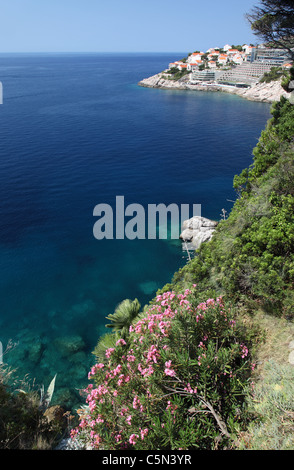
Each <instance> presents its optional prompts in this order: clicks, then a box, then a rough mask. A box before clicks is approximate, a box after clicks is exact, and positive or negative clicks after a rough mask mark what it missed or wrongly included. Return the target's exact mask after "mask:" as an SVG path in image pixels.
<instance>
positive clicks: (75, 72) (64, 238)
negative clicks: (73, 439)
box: [0, 54, 270, 405]
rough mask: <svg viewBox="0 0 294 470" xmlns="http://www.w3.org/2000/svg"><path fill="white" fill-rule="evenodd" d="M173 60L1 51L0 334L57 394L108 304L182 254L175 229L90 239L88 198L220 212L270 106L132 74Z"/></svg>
mask: <svg viewBox="0 0 294 470" xmlns="http://www.w3.org/2000/svg"><path fill="white" fill-rule="evenodd" d="M183 55H184V54H183ZM177 56H178V55H176V57H177ZM172 60H175V55H172V54H142V55H140V54H119V55H115V54H83V55H76V54H70V55H66V54H59V55H50V54H47V55H34V54H27V55H4V54H2V55H0V80H1V81H2V83H3V91H4V104H3V105H1V106H0V181H1V184H0V223H1V225H0V268H1V269H0V294H1V311H0V312H1V313H0V341H1V342H2V344H3V347H4V349H5V346H6V344H7V342H8V340H9V339H12V341H15V342H18V346H17V347H16V348H15V349H14V350H13V351H11V352H10V353H9V354H7V355H6V356H5V361H7V362H9V363H10V364H11V365H13V366H14V367H17V368H18V371H19V374H20V375H24V374H25V373H28V374H29V377H30V378H31V379H35V381H36V383H39V384H42V383H44V384H45V386H46V385H48V384H49V383H50V380H51V379H52V377H53V376H54V375H55V374H56V373H57V379H56V390H57V391H56V400H58V399H60V400H63V401H64V402H66V404H67V405H72V403H74V402H75V401H76V400H78V399H79V397H78V393H77V392H76V390H75V388H78V387H81V386H84V385H85V384H87V378H86V377H87V370H88V368H89V366H90V364H91V362H92V361H93V357H92V355H91V351H92V350H93V348H94V346H95V344H96V342H97V340H98V338H99V335H101V334H102V333H103V332H104V331H105V327H104V325H105V316H106V315H108V314H109V313H112V312H113V311H114V309H115V307H116V305H117V304H118V303H119V302H120V301H121V300H123V299H124V298H132V299H133V298H135V297H137V298H138V299H139V300H140V302H141V303H142V304H144V303H146V302H148V300H149V299H150V298H152V296H153V295H154V293H155V292H156V289H157V288H159V287H161V286H162V285H164V284H165V283H166V282H169V281H170V279H171V277H172V275H173V273H174V271H176V270H177V269H178V268H179V267H180V266H182V265H183V263H185V262H186V258H185V257H184V258H183V252H182V249H181V243H180V242H179V241H177V240H133V241H131V240H128V239H124V240H102V241H98V240H96V239H95V238H94V236H93V225H94V222H95V218H94V217H93V209H94V207H95V206H96V205H97V204H100V203H107V204H110V205H111V206H112V207H114V206H115V198H116V196H118V195H123V196H124V197H125V203H126V205H128V204H131V203H137V204H141V205H142V206H144V207H145V208H146V207H147V205H148V204H151V203H156V204H159V203H163V204H166V205H168V204H170V203H177V204H189V205H192V204H201V205H202V215H203V216H205V217H209V218H214V219H219V218H220V212H221V210H222V208H226V209H227V210H230V208H231V206H232V203H231V202H229V201H228V199H229V200H233V199H235V194H234V192H233V190H232V180H233V176H234V175H235V174H236V173H238V172H240V171H241V170H242V169H243V168H244V167H247V166H248V165H249V164H250V163H251V161H252V155H251V153H252V149H253V147H254V146H255V144H256V142H257V139H258V137H259V135H260V132H261V130H262V129H263V128H264V126H265V123H266V120H267V119H268V117H269V116H270V114H269V108H270V107H269V105H267V104H264V103H253V102H249V101H246V100H243V99H241V98H239V97H237V96H231V95H228V94H222V93H203V92H188V91H184V92H182V91H168V90H157V89H147V88H141V87H139V86H137V83H138V81H139V80H141V79H142V78H145V77H147V76H149V75H152V74H155V73H157V72H158V71H160V70H163V69H164V68H165V67H166V65H167V64H168V63H169V62H170V61H172ZM58 393H59V396H58Z"/></svg>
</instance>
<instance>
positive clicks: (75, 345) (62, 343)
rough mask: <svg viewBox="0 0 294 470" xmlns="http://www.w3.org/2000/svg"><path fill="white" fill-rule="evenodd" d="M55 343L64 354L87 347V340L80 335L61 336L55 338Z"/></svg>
mask: <svg viewBox="0 0 294 470" xmlns="http://www.w3.org/2000/svg"><path fill="white" fill-rule="evenodd" d="M54 344H55V346H56V347H57V348H58V349H59V351H60V353H61V354H62V355H64V356H68V355H70V354H74V353H76V352H78V351H82V350H83V349H84V348H85V342H84V340H83V338H82V337H81V336H79V335H70V336H61V337H59V338H56V339H55V341H54Z"/></svg>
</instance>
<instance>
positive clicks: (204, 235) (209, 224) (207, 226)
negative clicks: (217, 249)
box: [180, 216, 218, 250]
mask: <svg viewBox="0 0 294 470" xmlns="http://www.w3.org/2000/svg"><path fill="white" fill-rule="evenodd" d="M217 225H218V222H215V221H214V220H210V219H206V218H205V217H200V216H194V217H192V218H191V219H188V220H185V221H184V222H183V226H182V232H181V235H180V239H181V240H182V241H183V242H185V243H189V247H188V248H190V249H193V250H197V249H198V248H199V247H200V245H201V244H202V243H204V242H206V241H209V240H211V238H212V236H213V233H214V231H215V228H216V226H217Z"/></svg>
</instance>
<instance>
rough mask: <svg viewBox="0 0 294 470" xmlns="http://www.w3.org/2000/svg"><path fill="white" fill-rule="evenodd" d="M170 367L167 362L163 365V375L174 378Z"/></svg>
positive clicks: (173, 372)
mask: <svg viewBox="0 0 294 470" xmlns="http://www.w3.org/2000/svg"><path fill="white" fill-rule="evenodd" d="M170 366H171V361H167V362H166V363H165V369H164V373H165V375H168V376H170V377H174V376H175V375H176V373H175V371H174V370H173V369H171V368H170Z"/></svg>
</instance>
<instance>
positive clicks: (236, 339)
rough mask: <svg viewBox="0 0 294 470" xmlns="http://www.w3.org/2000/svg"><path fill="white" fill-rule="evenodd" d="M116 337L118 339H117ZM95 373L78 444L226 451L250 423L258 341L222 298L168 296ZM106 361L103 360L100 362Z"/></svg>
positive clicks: (193, 293) (193, 291) (112, 349)
mask: <svg viewBox="0 0 294 470" xmlns="http://www.w3.org/2000/svg"><path fill="white" fill-rule="evenodd" d="M113 334H114V333H113ZM116 338H117V341H116V344H115V346H114V347H110V348H108V349H107V350H106V352H105V357H104V360H103V361H102V362H99V363H97V364H96V365H95V366H93V368H92V369H91V371H90V373H89V379H90V381H91V383H90V384H89V386H88V387H87V389H86V390H85V393H86V395H87V396H86V402H87V406H86V407H85V408H84V409H83V411H81V410H80V424H79V426H78V427H77V428H75V429H74V430H73V431H72V437H73V439H77V438H78V440H79V441H82V440H84V441H85V443H87V445H89V444H90V445H91V446H92V447H93V448H96V449H108V450H109V449H134V450H141V449H147V450H152V449H161V450H164V449H216V448H218V449H223V448H230V447H231V446H233V440H234V439H233V436H234V435H235V433H236V432H237V430H239V428H242V426H244V424H245V423H246V421H247V418H248V416H247V413H246V407H244V397H245V395H246V388H247V386H248V380H249V377H250V372H251V370H252V367H254V366H253V365H252V362H251V354H250V344H249V343H250V341H249V343H248V338H246V336H245V330H244V328H243V326H242V325H241V324H238V322H236V320H235V319H234V316H233V311H232V310H231V309H230V307H229V306H228V305H227V304H226V303H225V302H224V300H223V299H222V298H218V299H208V300H206V301H205V302H201V301H200V300H199V298H198V295H197V288H195V286H194V287H193V288H192V289H186V290H185V292H184V293H182V294H176V293H175V292H166V293H164V294H162V295H158V296H157V298H156V301H155V303H154V304H153V305H152V306H150V307H149V309H148V310H147V311H146V312H145V313H144V314H140V315H139V317H138V318H137V319H135V320H134V322H133V324H132V325H131V326H130V328H129V335H127V336H126V335H124V338H122V337H120V338H119V337H118V336H116ZM99 359H101V356H99Z"/></svg>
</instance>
